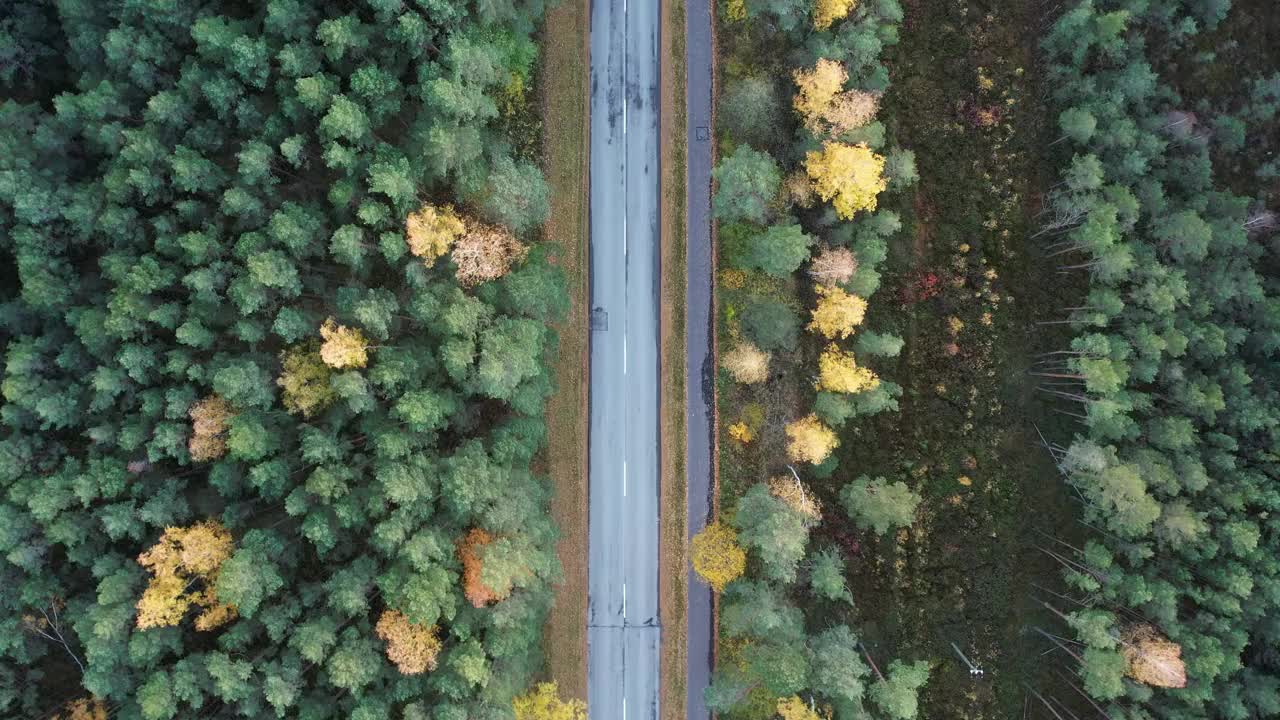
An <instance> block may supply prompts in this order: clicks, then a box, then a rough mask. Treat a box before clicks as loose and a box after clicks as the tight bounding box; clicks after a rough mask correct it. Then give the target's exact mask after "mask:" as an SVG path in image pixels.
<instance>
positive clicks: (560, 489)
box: [539, 0, 590, 699]
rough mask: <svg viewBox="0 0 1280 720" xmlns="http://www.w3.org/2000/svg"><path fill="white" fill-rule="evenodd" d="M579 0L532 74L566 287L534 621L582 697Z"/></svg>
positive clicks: (582, 95) (548, 229) (583, 181)
mask: <svg viewBox="0 0 1280 720" xmlns="http://www.w3.org/2000/svg"><path fill="white" fill-rule="evenodd" d="M589 22H590V15H589V9H588V2H587V0H563V2H561V3H560V4H559V5H558V6H557V7H556V8H555V9H553V10H551V11H550V12H548V13H547V17H546V22H545V25H544V27H543V37H542V39H543V44H542V47H543V56H542V67H541V74H540V79H539V84H540V87H539V93H540V95H541V103H542V111H543V115H542V116H543V153H544V158H545V160H544V163H543V165H544V168H545V171H546V175H547V181H548V182H549V183H550V184H551V190H552V194H551V219H550V220H548V222H547V224H546V226H545V237H546V240H547V242H548V243H549V244H551V245H553V246H555V247H556V248H557V261H558V262H559V264H560V267H561V269H562V270H563V271H564V274H565V278H566V280H567V289H568V292H569V300H570V306H569V314H568V315H567V316H566V317H565V320H564V321H563V322H562V323H560V324H558V325H557V326H556V331H557V332H558V333H559V335H560V347H559V354H558V355H557V357H556V362H555V366H554V368H553V370H554V373H555V382H556V393H555V394H553V395H552V396H551V398H550V399H549V400H548V402H547V409H546V420H547V450H546V471H547V473H548V474H549V475H550V477H551V482H552V485H553V490H554V496H553V498H552V501H551V512H552V515H553V516H554V518H555V522H556V525H557V527H559V528H560V541H559V543H558V544H557V545H556V553H557V555H558V557H559V558H560V565H561V567H562V568H563V572H564V578H563V581H562V582H561V583H560V584H559V585H558V586H556V588H555V598H554V605H553V607H552V609H551V613H550V616H549V617H548V618H547V624H546V627H545V628H544V630H543V649H544V651H545V653H546V657H547V668H548V673H549V676H550V679H551V680H554V681H555V682H557V683H558V684H559V686H560V691H561V695H562V696H564V697H576V698H582V699H585V698H586V696H587V633H586V630H587V379H588V376H589V373H588V372H587V368H588V362H589V360H588V347H589V346H588V337H587V326H588V323H587V305H588V302H589V291H590V285H589V282H588V279H589V276H588V243H587V219H588V215H587V203H588V197H589V187H588V185H587V182H588V171H587V168H588V165H587V162H588V157H589V155H588V152H589V147H588V142H589V132H588V124H587V74H588V67H587V62H588V58H589V50H588V36H587V28H588V23H589Z"/></svg>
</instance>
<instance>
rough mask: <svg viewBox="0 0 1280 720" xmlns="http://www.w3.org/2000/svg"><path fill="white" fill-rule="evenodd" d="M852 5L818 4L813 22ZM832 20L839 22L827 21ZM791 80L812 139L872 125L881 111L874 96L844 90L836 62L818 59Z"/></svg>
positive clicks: (838, 0)
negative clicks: (824, 15)
mask: <svg viewBox="0 0 1280 720" xmlns="http://www.w3.org/2000/svg"><path fill="white" fill-rule="evenodd" d="M854 4H856V0H819V2H818V3H817V4H816V5H815V6H814V13H815V22H817V20H818V19H819V18H820V17H821V16H822V15H823V14H830V13H835V12H839V11H840V10H842V9H843V10H844V12H845V13H847V12H848V11H849V9H850V8H851V7H852V6H853V5H854ZM841 17H842V16H841ZM835 19H838V18H837V17H830V20H835ZM830 20H829V21H828V23H829V22H830ZM792 77H793V79H794V80H795V83H796V87H797V88H798V91H797V92H796V95H795V97H794V98H793V100H792V106H793V107H794V108H795V110H796V112H797V113H799V114H800V117H801V118H803V119H804V124H805V128H806V129H808V130H809V132H811V133H813V134H814V135H817V136H820V137H838V136H840V135H843V134H844V133H846V132H848V131H850V130H854V129H857V128H860V127H862V126H864V125H866V124H867V123H869V122H871V121H872V120H873V119H875V116H876V112H878V111H879V109H880V100H879V98H878V97H876V96H875V95H872V94H870V93H866V92H862V91H860V90H845V89H844V86H845V83H847V82H848V81H849V72H848V70H846V69H845V66H844V64H843V63H840V62H837V61H835V60H830V59H827V58H820V59H819V60H818V62H817V63H815V64H814V66H813V67H812V68H810V69H805V70H797V71H796V72H795V73H794V75H793V76H792ZM811 175H812V173H811ZM824 199H826V198H824Z"/></svg>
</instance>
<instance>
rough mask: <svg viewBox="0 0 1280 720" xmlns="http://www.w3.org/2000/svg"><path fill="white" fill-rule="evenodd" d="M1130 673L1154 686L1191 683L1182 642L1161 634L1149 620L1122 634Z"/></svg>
mask: <svg viewBox="0 0 1280 720" xmlns="http://www.w3.org/2000/svg"><path fill="white" fill-rule="evenodd" d="M1120 640H1121V642H1122V645H1123V647H1122V648H1121V650H1120V652H1121V653H1122V654H1123V655H1124V660H1125V665H1126V674H1127V675H1128V676H1129V677H1131V678H1133V679H1134V680H1137V681H1138V682H1140V683H1142V684H1143V685H1150V686H1152V687H1161V688H1181V687H1186V686H1187V666H1186V664H1185V663H1183V661H1182V646H1181V645H1179V644H1177V643H1175V642H1173V641H1172V640H1169V639H1168V638H1166V637H1164V636H1163V635H1161V634H1160V632H1159V631H1158V630H1156V629H1155V627H1153V626H1151V625H1148V624H1146V623H1140V624H1137V625H1131V626H1129V627H1128V628H1126V629H1125V631H1124V632H1123V633H1121V635H1120Z"/></svg>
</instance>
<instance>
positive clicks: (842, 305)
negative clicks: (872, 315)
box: [808, 285, 867, 340]
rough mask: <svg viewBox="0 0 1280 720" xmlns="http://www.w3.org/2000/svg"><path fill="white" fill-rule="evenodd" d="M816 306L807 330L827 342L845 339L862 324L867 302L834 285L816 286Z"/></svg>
mask: <svg viewBox="0 0 1280 720" xmlns="http://www.w3.org/2000/svg"><path fill="white" fill-rule="evenodd" d="M814 293H816V294H817V296H818V304H817V307H815V308H814V309H813V311H812V319H811V320H810V321H809V325H808V329H809V330H810V331H812V332H816V333H818V334H820V335H822V336H823V337H825V338H827V339H828V340H831V339H835V338H840V339H843V338H847V337H849V336H850V335H852V334H853V329H854V328H856V327H857V326H859V325H861V324H862V319H863V317H864V316H865V315H866V313H867V301H866V300H863V299H862V298H860V297H858V296H857V295H854V294H852V293H848V292H845V291H844V289H842V288H839V287H836V286H834V285H818V286H817V287H815V288H814Z"/></svg>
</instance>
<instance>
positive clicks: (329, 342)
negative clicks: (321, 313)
mask: <svg viewBox="0 0 1280 720" xmlns="http://www.w3.org/2000/svg"><path fill="white" fill-rule="evenodd" d="M320 337H322V338H324V343H323V344H322V345H321V346H320V359H321V360H323V361H324V364H325V365H328V366H329V367H331V368H333V369H335V370H342V369H344V368H362V367H364V366H365V365H368V364H369V341H368V340H366V339H365V337H364V333H362V332H360V331H359V330H358V329H356V328H350V327H347V326H346V325H339V324H338V321H337V320H334V319H333V318H329V319H327V320H325V321H324V325H321V326H320Z"/></svg>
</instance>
